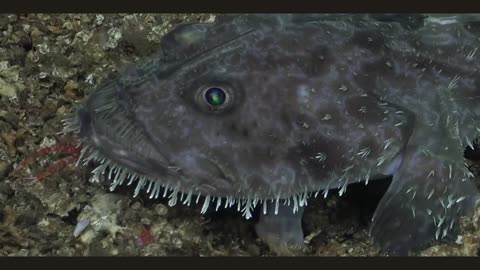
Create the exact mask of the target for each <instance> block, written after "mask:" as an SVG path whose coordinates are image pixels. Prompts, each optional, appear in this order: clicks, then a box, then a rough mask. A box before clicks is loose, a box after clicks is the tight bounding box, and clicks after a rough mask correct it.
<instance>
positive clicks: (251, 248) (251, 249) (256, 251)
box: [247, 244, 260, 256]
mask: <svg viewBox="0 0 480 270" xmlns="http://www.w3.org/2000/svg"><path fill="white" fill-rule="evenodd" d="M247 252H248V253H249V254H250V255H252V256H260V248H259V247H258V246H257V245H255V244H250V245H248V247H247Z"/></svg>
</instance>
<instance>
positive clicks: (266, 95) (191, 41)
mask: <svg viewBox="0 0 480 270" xmlns="http://www.w3.org/2000/svg"><path fill="white" fill-rule="evenodd" d="M350 31H353V30H349V29H347V28H344V27H340V26H336V25H334V24H331V23H329V22H328V21H327V22H325V24H324V25H321V24H318V23H316V24H309V23H293V22H292V21H291V18H290V17H289V16H283V17H282V16H272V17H268V16H266V17H264V16H257V17H255V16H253V17H249V16H243V17H235V18H227V19H225V20H222V21H220V22H217V23H215V24H193V25H185V26H181V27H178V28H177V29H175V30H174V31H173V32H171V33H169V34H168V35H167V36H165V37H164V39H163V43H162V46H161V52H160V53H159V54H158V55H157V56H153V57H151V58H150V59H147V60H145V61H144V62H143V63H140V64H139V65H137V66H134V67H131V68H130V69H127V70H126V71H125V72H123V73H121V74H119V75H118V76H117V77H116V78H115V79H114V80H109V81H107V82H105V83H103V84H102V85H100V86H99V87H98V88H97V89H95V90H94V91H93V92H92V93H91V95H90V96H89V97H88V98H87V99H86V101H85V102H84V103H83V104H82V106H81V108H80V109H79V110H78V111H77V115H76V121H75V123H77V124H78V127H77V130H78V132H79V133H80V137H81V139H82V143H83V146H84V148H83V157H84V160H85V161H89V160H92V159H93V160H97V161H99V162H100V165H99V166H98V167H97V168H96V169H95V171H94V172H95V173H98V174H99V173H104V174H107V175H108V177H109V178H110V179H111V180H112V182H113V188H114V187H115V186H116V185H118V184H122V183H127V184H132V183H136V185H137V188H136V194H138V192H139V191H140V190H142V189H143V188H145V189H147V191H148V192H150V194H151V196H152V197H157V196H161V195H162V193H161V191H162V192H163V190H162V189H161V188H162V187H163V188H164V190H165V193H163V195H164V196H165V195H169V197H170V199H171V200H170V204H171V205H174V204H175V203H177V200H181V201H182V202H184V203H186V204H189V203H190V202H191V201H192V200H193V201H194V200H195V199H194V198H193V199H192V196H193V195H198V196H200V195H201V196H205V203H204V206H205V207H208V205H209V203H210V202H211V200H216V205H217V208H218V207H219V206H220V205H222V206H223V205H225V206H232V205H234V204H237V205H238V207H239V209H240V208H244V209H247V210H244V211H247V212H248V211H249V210H250V208H251V207H253V206H255V204H257V203H259V202H262V201H263V202H264V201H266V200H273V199H276V200H277V202H278V199H286V198H294V199H295V200H297V199H298V201H299V202H300V204H302V203H304V201H305V198H306V196H307V194H308V193H309V192H314V191H318V190H321V189H329V188H337V187H340V188H341V187H344V186H345V185H346V184H348V183H350V182H353V181H357V180H359V179H363V180H365V179H366V180H367V181H368V179H369V178H370V177H371V176H373V175H377V174H384V173H386V172H388V171H389V170H390V171H391V167H392V164H393V165H395V164H396V163H395V157H397V156H398V154H399V153H400V151H401V149H402V148H403V146H404V145H405V144H406V142H407V140H408V136H409V134H410V129H411V127H410V126H409V125H408V123H409V118H408V115H407V114H406V113H397V114H389V115H386V114H385V111H388V110H390V111H398V108H395V107H394V106H393V105H390V104H388V103H386V102H383V101H381V100H380V99H378V98H377V97H373V96H369V95H366V94H365V93H364V92H362V91H361V90H358V89H354V86H352V85H350V84H349V81H352V80H351V79H350V76H353V75H352V72H349V71H348V68H347V70H344V69H342V68H344V67H348V57H347V56H348V55H349V54H353V52H354V51H355V47H354V46H353V45H352V46H350V45H349V44H348V42H346V41H347V39H348V38H351V36H352V35H353V32H350ZM340 44H342V46H340ZM345 44H346V45H345ZM338 48H342V49H341V51H338ZM376 50H377V51H378V48H376ZM377 51H368V50H364V51H362V52H360V53H363V54H364V55H363V56H365V57H363V58H365V59H367V56H368V54H370V53H371V54H375V53H377ZM355 53H357V54H358V52H355ZM360 56H362V55H360ZM363 58H362V59H363ZM359 61H360V60H359ZM72 125H73V124H72V123H70V124H69V128H72ZM370 168H372V169H370ZM222 199H224V200H223V203H222ZM197 202H198V197H197ZM205 207H204V209H206V208H205Z"/></svg>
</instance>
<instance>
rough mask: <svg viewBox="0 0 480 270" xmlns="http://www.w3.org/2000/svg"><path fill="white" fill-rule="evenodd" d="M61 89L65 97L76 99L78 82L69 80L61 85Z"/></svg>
mask: <svg viewBox="0 0 480 270" xmlns="http://www.w3.org/2000/svg"><path fill="white" fill-rule="evenodd" d="M63 90H64V91H65V94H64V95H65V97H67V98H69V99H73V100H75V99H78V97H77V90H78V83H77V82H76V81H74V80H69V81H68V82H67V83H66V84H65V86H64V87H63Z"/></svg>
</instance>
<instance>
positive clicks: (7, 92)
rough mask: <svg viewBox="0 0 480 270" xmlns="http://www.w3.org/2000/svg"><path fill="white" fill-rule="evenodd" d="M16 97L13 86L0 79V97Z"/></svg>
mask: <svg viewBox="0 0 480 270" xmlns="http://www.w3.org/2000/svg"><path fill="white" fill-rule="evenodd" d="M16 95H17V91H16V89H15V86H14V85H13V84H11V83H7V82H6V81H4V80H3V79H2V78H0V96H6V97H15V96H16Z"/></svg>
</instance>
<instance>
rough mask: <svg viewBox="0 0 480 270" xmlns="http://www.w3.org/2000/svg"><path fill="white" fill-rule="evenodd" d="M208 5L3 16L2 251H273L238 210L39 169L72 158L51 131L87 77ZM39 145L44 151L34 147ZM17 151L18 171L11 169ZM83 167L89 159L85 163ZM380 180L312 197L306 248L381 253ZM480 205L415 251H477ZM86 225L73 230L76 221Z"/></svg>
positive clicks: (69, 169)
mask: <svg viewBox="0 0 480 270" xmlns="http://www.w3.org/2000/svg"><path fill="white" fill-rule="evenodd" d="M215 18H216V16H215V15H210V14H164V15H151V14H149V15H140V14H137V15H132V14H116V15H113V14H109V15H95V14H88V15H87V14H81V15H76V14H64V15H62V14H55V15H54V14H21V15H0V255H4V256H7V255H8V256H11V255H20V256H37V255H46V256H51V255H63V256H64V255H67V256H70V255H91V256H93V255H198V256H217V255H234V256H250V255H255V256H257V255H274V254H273V253H272V252H271V251H269V249H268V248H267V246H266V245H265V244H264V243H262V241H260V240H259V239H258V238H257V237H256V235H255V233H254V230H253V222H254V220H250V221H246V220H244V219H243V218H242V217H241V215H240V214H238V213H236V212H235V211H220V212H209V213H207V214H206V215H201V214H200V209H199V207H198V206H193V207H183V206H177V207H174V208H169V207H168V206H167V205H166V203H165V202H164V201H156V202H153V201H150V200H148V199H145V198H144V197H143V198H142V197H141V196H140V198H136V199H133V198H132V197H131V195H132V194H133V192H132V190H131V189H129V188H122V189H119V190H117V191H116V192H114V193H110V192H109V191H108V184H106V183H105V182H104V181H103V180H102V179H97V180H99V181H92V179H90V175H89V168H86V167H75V166H74V164H73V165H69V166H66V167H65V168H60V169H56V168H53V169H52V170H51V171H52V172H53V171H55V173H54V174H51V175H48V176H46V177H44V178H43V179H41V180H38V179H35V178H33V176H43V175H44V174H42V173H44V172H49V170H47V168H49V167H50V166H52V165H54V164H58V163H56V162H58V161H59V160H68V158H69V156H71V153H72V152H73V151H72V150H74V145H75V143H76V141H75V138H73V137H71V136H64V135H60V134H58V133H59V132H60V131H61V130H62V124H61V120H62V119H63V118H64V117H65V115H66V114H67V113H68V112H69V111H70V110H71V108H72V105H73V104H74V103H75V102H78V101H79V100H81V99H82V98H83V97H84V96H85V95H87V94H88V93H89V91H90V90H91V88H92V86H94V85H96V84H97V83H98V82H99V81H101V80H103V79H105V78H106V77H107V76H109V74H111V73H112V72H114V71H118V70H120V69H122V68H123V67H124V66H125V65H126V64H128V63H132V62H135V61H136V60H138V59H139V58H141V57H146V56H147V57H148V55H150V54H152V53H153V52H155V50H156V49H157V48H158V44H159V41H160V39H161V37H162V36H163V35H164V34H165V33H166V32H168V31H169V30H170V29H172V28H173V27H174V26H175V25H176V24H179V23H182V22H198V21H203V22H205V21H213V20H215ZM39 149H44V150H41V151H39ZM22 161H23V163H22V164H24V166H21V167H20V168H21V169H17V170H15V169H16V168H18V166H19V164H20V163H21V162H22ZM90 169H91V168H90ZM386 184H388V183H387V182H381V183H377V184H369V186H368V187H364V186H363V185H357V186H353V187H351V188H349V192H347V195H344V196H343V197H338V196H337V195H336V194H335V193H334V192H332V193H331V194H332V195H330V196H329V197H328V198H327V199H323V198H318V199H316V200H315V201H311V204H312V205H310V206H309V207H308V208H307V210H306V213H305V218H304V229H305V232H306V242H307V243H308V245H307V246H308V248H307V249H306V250H305V251H303V253H302V254H304V255H316V256H376V255H380V254H379V253H378V250H377V249H376V248H374V247H373V246H372V245H371V243H370V240H369V238H368V235H367V228H368V221H369V218H370V217H371V215H372V213H373V210H374V208H375V203H376V202H378V199H379V198H380V195H381V192H382V191H383V190H384V189H385V186H386ZM479 216H480V211H479V212H478V213H477V215H475V216H474V217H473V218H471V219H465V220H464V226H463V233H462V235H461V236H459V237H458V238H457V241H456V243H451V244H448V245H440V246H436V247H432V248H430V249H428V250H425V251H424V252H422V253H421V254H422V255H428V256H432V255H470V256H476V255H478V254H477V253H478V252H479V243H480V239H479V238H480V228H479V227H480V222H479ZM79 222H81V223H82V224H86V225H87V226H86V228H85V229H84V230H83V231H82V232H81V233H80V234H79V235H77V233H78V232H74V230H75V227H76V225H77V223H79Z"/></svg>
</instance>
